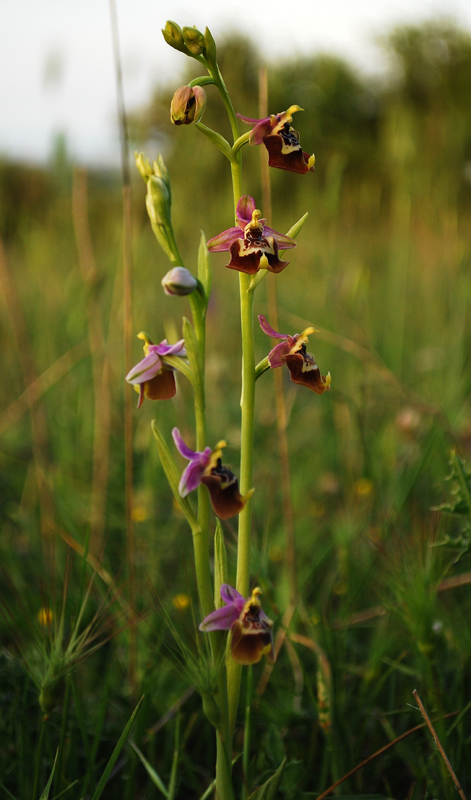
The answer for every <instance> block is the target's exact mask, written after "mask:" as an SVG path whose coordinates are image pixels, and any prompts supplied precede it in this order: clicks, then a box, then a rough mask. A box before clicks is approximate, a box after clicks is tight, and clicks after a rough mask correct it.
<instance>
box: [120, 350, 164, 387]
mask: <svg viewBox="0 0 471 800" xmlns="http://www.w3.org/2000/svg"><path fill="white" fill-rule="evenodd" d="M161 367H162V362H161V360H160V358H159V356H158V355H157V353H155V352H152V353H149V355H147V356H146V357H145V358H143V359H142V361H139V363H138V364H136V366H134V367H133V368H132V370H130V372H128V374H127V375H126V380H127V382H128V383H133V384H134V383H145V382H146V381H150V380H151V379H152V378H155V376H156V375H157V373H158V372H159V370H160V369H161Z"/></svg>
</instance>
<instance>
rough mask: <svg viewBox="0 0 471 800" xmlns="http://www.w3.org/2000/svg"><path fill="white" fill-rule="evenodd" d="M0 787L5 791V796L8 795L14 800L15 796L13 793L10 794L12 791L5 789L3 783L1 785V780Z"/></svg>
mask: <svg viewBox="0 0 471 800" xmlns="http://www.w3.org/2000/svg"><path fill="white" fill-rule="evenodd" d="M0 789H3V791H4V792H6V794H5V797H10V798H11V800H16V797H15V795H14V794H12V793H11V792H10V790H9V789H7V787H6V786H4V785H3V783H2V782H1V781H0Z"/></svg>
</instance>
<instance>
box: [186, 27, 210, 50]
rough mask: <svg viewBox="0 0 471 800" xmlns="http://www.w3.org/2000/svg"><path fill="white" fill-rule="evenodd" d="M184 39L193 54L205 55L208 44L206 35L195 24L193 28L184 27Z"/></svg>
mask: <svg viewBox="0 0 471 800" xmlns="http://www.w3.org/2000/svg"><path fill="white" fill-rule="evenodd" d="M181 32H182V34H183V40H184V42H185V44H186V46H187V48H188V50H189V51H190V53H191V55H192V56H200V55H201V54H203V55H204V53H205V50H206V46H205V42H204V36H203V34H202V33H201V31H199V30H198V28H196V27H195V26H194V25H193V27H192V28H182V31H181Z"/></svg>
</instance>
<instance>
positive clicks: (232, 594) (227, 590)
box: [221, 583, 245, 613]
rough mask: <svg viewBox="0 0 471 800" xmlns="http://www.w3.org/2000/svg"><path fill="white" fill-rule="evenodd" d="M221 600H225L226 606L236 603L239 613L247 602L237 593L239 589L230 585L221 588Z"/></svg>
mask: <svg viewBox="0 0 471 800" xmlns="http://www.w3.org/2000/svg"><path fill="white" fill-rule="evenodd" d="M221 599H222V600H224V602H225V603H226V605H229V604H230V603H235V604H236V605H237V606H238V607H239V613H240V611H242V609H243V607H244V606H245V600H244V598H243V597H242V595H241V594H240V593H239V592H238V591H237V589H234V588H233V587H232V586H229V584H228V583H223V584H222V586H221Z"/></svg>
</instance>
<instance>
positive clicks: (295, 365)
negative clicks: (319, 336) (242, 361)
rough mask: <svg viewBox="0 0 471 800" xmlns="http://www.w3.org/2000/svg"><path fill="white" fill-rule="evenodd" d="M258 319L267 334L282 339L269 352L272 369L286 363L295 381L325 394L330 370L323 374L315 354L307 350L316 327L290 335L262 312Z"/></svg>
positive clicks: (329, 378) (317, 392) (327, 388)
mask: <svg viewBox="0 0 471 800" xmlns="http://www.w3.org/2000/svg"><path fill="white" fill-rule="evenodd" d="M258 321H259V322H260V327H261V329H262V331H263V332H264V333H266V335H267V336H271V337H272V338H273V339H281V340H282V341H281V342H280V343H279V344H277V345H275V347H274V348H273V349H272V350H270V352H269V353H268V363H269V365H270V367H271V369H275V368H276V367H282V366H283V365H284V364H286V366H287V367H288V369H289V371H290V376H291V380H292V381H293V383H298V384H300V385H301V386H307V388H308V389H311V390H312V391H313V392H316V394H323V392H326V391H329V390H330V383H331V377H330V372H329V373H328V374H327V375H326V376H324V375H321V373H320V370H319V367H318V366H317V364H316V362H315V361H314V356H313V355H312V353H308V352H307V351H306V344H307V342H308V341H309V338H308V337H309V335H310V334H311V333H315V330H316V329H315V328H312V327H309V328H306V329H305V330H304V331H303V332H302V333H295V334H294V336H290V335H289V334H288V333H277V331H275V330H274V329H273V328H272V327H271V325H269V324H268V322H267V320H266V319H265V317H264V316H263V315H262V314H260V315H259V317H258Z"/></svg>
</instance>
